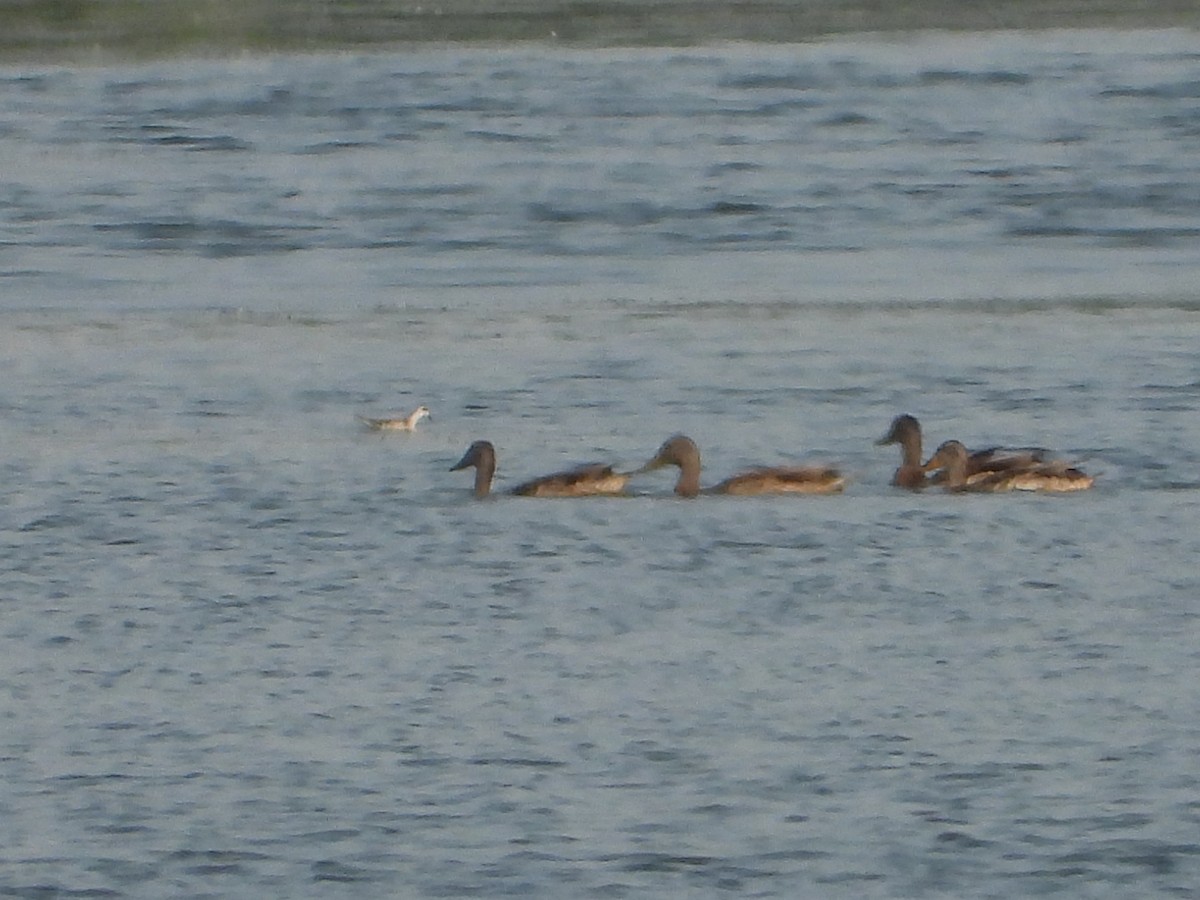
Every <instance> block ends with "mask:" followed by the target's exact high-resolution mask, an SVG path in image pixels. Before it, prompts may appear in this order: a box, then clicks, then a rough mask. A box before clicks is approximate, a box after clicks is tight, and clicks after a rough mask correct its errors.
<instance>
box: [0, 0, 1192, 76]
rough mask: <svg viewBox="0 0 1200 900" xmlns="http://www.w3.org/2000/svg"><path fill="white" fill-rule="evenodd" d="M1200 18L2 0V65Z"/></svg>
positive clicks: (1112, 9) (597, 4)
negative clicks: (442, 45) (441, 45)
mask: <svg viewBox="0 0 1200 900" xmlns="http://www.w3.org/2000/svg"><path fill="white" fill-rule="evenodd" d="M1167 27H1183V28H1200V6H1197V4H1196V3H1195V0H1154V2H1143V3H1137V4H1136V5H1135V4H1130V3H1128V2H1127V0H993V2H989V3H969V2H963V0H896V2H888V0H808V2H803V3H802V2H801V0H775V2H771V0H652V2H646V0H638V2H632V0H589V2H566V3H563V2H558V3H547V2H538V0H491V2H488V0H408V2H396V0H345V2H338V0H287V2H282V0H103V2H95V0H92V2H87V0H58V2H54V3H46V2H42V0H0V62H29V61H35V62H95V61H104V60H107V59H155V58H164V57H170V56H179V55H183V56H224V55H233V54H241V53H246V52H286V51H329V50H339V49H342V50H370V49H385V48H387V47H388V46H392V45H400V46H402V45H405V44H410V45H411V44H438V43H453V44H459V45H461V44H496V43H510V42H518V43H538V42H558V43H562V44H567V45H571V46H580V47H604V46H628V47H646V46H680V47H682V46H689V45H696V44H703V43H711V42H720V41H748V42H769V43H787V42H802V41H808V40H814V39H818V38H821V37H825V36H829V35H837V34H849V33H862V32H903V31H925V30H932V29H943V30H952V31H991V30H1003V29H1027V30H1037V29H1048V28H1167Z"/></svg>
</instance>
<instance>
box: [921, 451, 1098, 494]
mask: <svg viewBox="0 0 1200 900" xmlns="http://www.w3.org/2000/svg"><path fill="white" fill-rule="evenodd" d="M969 459H970V457H969V456H968V454H967V448H966V447H964V446H963V445H962V444H961V443H959V442H958V441H946V442H945V443H944V444H942V445H941V446H940V447H938V448H937V452H936V453H934V454H933V456H931V457H930V458H929V461H928V462H927V463H925V465H924V466H923V467H922V468H924V469H927V470H929V471H932V470H934V469H940V470H942V471H943V472H945V473H946V478H945V486H946V490H948V491H972V492H979V493H1000V492H1002V491H1043V492H1046V493H1066V492H1069V491H1085V490H1087V489H1088V488H1090V487H1091V486H1092V484H1093V482H1094V481H1095V479H1093V478H1092V476H1091V475H1088V474H1086V473H1085V472H1082V471H1080V470H1079V469H1077V468H1075V467H1074V466H1071V465H1068V464H1067V463H1066V462H1064V461H1062V460H1051V461H1050V462H1037V463H1030V464H1028V465H1024V466H1012V467H1009V468H1007V469H1001V470H998V471H994V472H983V473H979V474H977V475H975V476H974V477H971V476H968V475H967V466H968V462H969Z"/></svg>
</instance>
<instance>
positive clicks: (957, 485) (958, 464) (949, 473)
mask: <svg viewBox="0 0 1200 900" xmlns="http://www.w3.org/2000/svg"><path fill="white" fill-rule="evenodd" d="M966 486H967V460H966V458H965V457H963V456H955V457H954V458H953V459H950V460H949V461H948V462H947V463H946V488H947V489H948V490H952V491H957V490H962V489H963V488H964V487H966Z"/></svg>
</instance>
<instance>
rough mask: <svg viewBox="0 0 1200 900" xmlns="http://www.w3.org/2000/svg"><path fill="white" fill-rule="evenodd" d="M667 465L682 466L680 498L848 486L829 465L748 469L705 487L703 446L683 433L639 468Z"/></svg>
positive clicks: (816, 491) (815, 491) (677, 486)
mask: <svg viewBox="0 0 1200 900" xmlns="http://www.w3.org/2000/svg"><path fill="white" fill-rule="evenodd" d="M664 466H676V467H678V469H679V478H678V480H677V481H676V482H675V493H676V494H677V495H679V496H680V497H697V496H699V495H700V494H730V495H736V496H754V495H761V494H835V493H837V492H839V491H841V490H842V489H843V488H844V487H845V486H846V480H845V478H843V477H842V475H841V473H840V472H838V471H837V469H833V468H829V467H826V466H777V467H769V466H763V467H759V468H754V469H748V470H747V471H745V472H741V473H739V474H737V475H734V476H732V477H730V478H726V479H725V480H724V481H722V482H719V483H718V484H715V485H713V486H712V487H709V488H704V489H701V487H700V448H699V447H697V446H696V442H695V441H693V440H692V439H691V438H689V437H687V436H686V435H682V434H677V435H675V436H674V437H672V438H668V439H667V441H666V442H664V443H663V445H662V446H661V447H659V448H658V452H657V453H655V455H654V457H653V458H652V459H651V460H650V461H649V462H648V463H646V465H644V466H642V468H641V469H639V470H638V471H639V472H650V471H654V470H655V469H661V468H663V467H664Z"/></svg>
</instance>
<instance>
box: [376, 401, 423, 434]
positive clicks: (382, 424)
mask: <svg viewBox="0 0 1200 900" xmlns="http://www.w3.org/2000/svg"><path fill="white" fill-rule="evenodd" d="M430 415H431V413H430V412H429V407H428V406H418V407H417V408H416V409H414V410H413V411H412V412H410V413H409V414H408V415H407V416H404V417H403V418H398V419H371V418H368V417H367V416H359V417H358V420H359V421H360V422H362V423H363V424H364V425H366V426H367V427H368V428H369V429H371V430H372V431H416V430H417V423H418V422H420V421H421V420H422V419H425V418H428V417H429V416H430Z"/></svg>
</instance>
